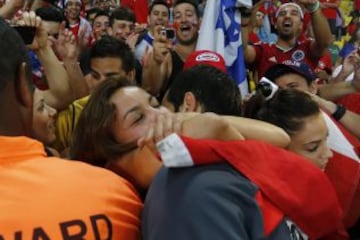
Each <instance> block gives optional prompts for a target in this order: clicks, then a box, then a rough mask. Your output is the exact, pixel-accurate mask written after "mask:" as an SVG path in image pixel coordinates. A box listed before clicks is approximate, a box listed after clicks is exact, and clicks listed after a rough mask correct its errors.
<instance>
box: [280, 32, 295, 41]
mask: <svg viewBox="0 0 360 240" xmlns="http://www.w3.org/2000/svg"><path fill="white" fill-rule="evenodd" d="M278 37H279V38H280V39H282V40H284V41H289V40H291V39H293V38H294V37H296V34H295V33H293V32H292V33H282V32H280V31H279V32H278Z"/></svg>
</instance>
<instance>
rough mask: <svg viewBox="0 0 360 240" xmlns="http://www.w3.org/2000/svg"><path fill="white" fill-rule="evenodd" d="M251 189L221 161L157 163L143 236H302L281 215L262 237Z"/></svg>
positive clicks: (240, 239) (182, 239)
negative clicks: (160, 165) (183, 164)
mask: <svg viewBox="0 0 360 240" xmlns="http://www.w3.org/2000/svg"><path fill="white" fill-rule="evenodd" d="M257 191H258V188H257V187H256V186H255V185H254V184H253V183H251V182H250V181H249V180H248V179H246V178H245V177H244V176H242V175H241V174H240V173H239V172H238V171H236V170H235V169H234V168H232V167H231V166H230V165H227V164H216V165H203V166H197V167H191V168H180V169H166V168H162V169H161V171H160V172H159V174H158V175H157V176H156V178H155V179H154V181H153V183H152V185H151V187H150V189H149V192H148V194H147V197H146V201H145V207H144V211H143V221H142V234H143V239H144V240H170V239H171V240H191V239H194V240H212V239H214V240H215V239H216V240H218V239H224V240H245V239H251V240H258V239H259V240H260V239H270V240H290V239H291V240H297V239H307V238H304V235H302V234H301V233H300V230H299V229H298V228H297V227H296V226H295V225H291V224H290V223H289V222H287V221H285V219H284V220H283V221H281V222H280V224H279V225H278V226H276V227H275V228H274V229H273V230H272V231H271V233H270V234H269V235H268V236H265V234H264V223H263V218H262V212H261V210H260V208H259V205H258V204H257V202H256V199H255V194H256V193H257ZM290 229H291V230H290Z"/></svg>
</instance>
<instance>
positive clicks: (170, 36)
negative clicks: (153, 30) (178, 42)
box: [162, 28, 175, 39]
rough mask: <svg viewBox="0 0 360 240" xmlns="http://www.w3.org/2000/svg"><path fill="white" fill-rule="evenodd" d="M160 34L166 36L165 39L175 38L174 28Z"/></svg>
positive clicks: (166, 29)
mask: <svg viewBox="0 0 360 240" xmlns="http://www.w3.org/2000/svg"><path fill="white" fill-rule="evenodd" d="M162 34H164V35H165V36H166V38H167V39H174V38H175V29H174V28H165V29H164V30H162Z"/></svg>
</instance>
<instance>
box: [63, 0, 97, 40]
mask: <svg viewBox="0 0 360 240" xmlns="http://www.w3.org/2000/svg"><path fill="white" fill-rule="evenodd" d="M64 6H65V16H66V20H67V23H68V28H69V29H70V30H71V31H72V32H73V34H74V35H75V36H77V37H79V36H80V35H81V34H83V39H79V40H81V42H83V43H87V42H88V38H89V37H90V34H91V31H92V29H91V25H90V23H89V22H88V21H87V20H86V19H85V18H82V17H81V16H80V12H81V6H82V2H81V0H65V1H64ZM84 31H85V32H84ZM83 32H84V33H83Z"/></svg>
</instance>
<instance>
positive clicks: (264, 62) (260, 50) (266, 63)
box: [252, 40, 318, 79]
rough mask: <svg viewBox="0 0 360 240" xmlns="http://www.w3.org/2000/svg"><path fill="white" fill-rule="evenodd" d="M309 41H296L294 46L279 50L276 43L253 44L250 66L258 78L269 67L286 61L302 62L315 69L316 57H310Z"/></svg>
mask: <svg viewBox="0 0 360 240" xmlns="http://www.w3.org/2000/svg"><path fill="white" fill-rule="evenodd" d="M310 43H311V40H304V41H298V42H297V44H296V46H295V47H293V48H292V49H290V50H288V51H283V50H281V49H280V48H278V47H277V46H276V44H268V43H257V44H254V47H255V51H256V58H255V62H254V63H253V64H252V67H253V68H254V69H256V70H257V71H258V76H259V79H260V78H261V77H262V76H264V74H265V72H266V70H267V69H268V68H269V67H271V66H273V65H275V64H279V63H285V62H287V61H295V62H304V63H306V64H308V65H309V66H310V67H311V68H312V70H315V68H316V66H317V65H318V59H312V56H311V55H310Z"/></svg>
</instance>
